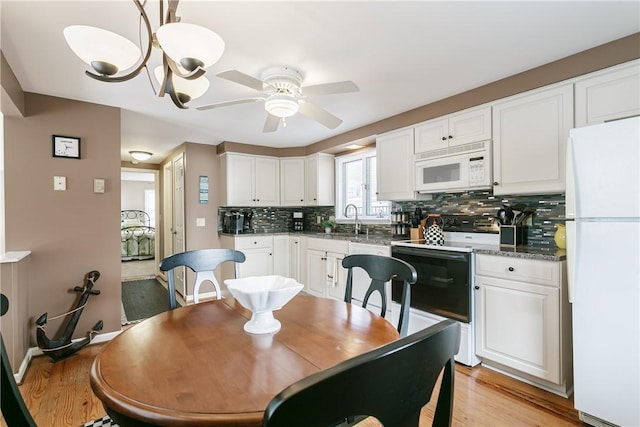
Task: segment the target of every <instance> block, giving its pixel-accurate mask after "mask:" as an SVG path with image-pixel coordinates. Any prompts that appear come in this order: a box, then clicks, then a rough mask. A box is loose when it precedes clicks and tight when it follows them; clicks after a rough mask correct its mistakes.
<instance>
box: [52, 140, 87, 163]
mask: <svg viewBox="0 0 640 427" xmlns="http://www.w3.org/2000/svg"><path fill="white" fill-rule="evenodd" d="M52 139H53V157H63V158H67V159H79V158H80V138H77V137H75V136H62V135H53V136H52Z"/></svg>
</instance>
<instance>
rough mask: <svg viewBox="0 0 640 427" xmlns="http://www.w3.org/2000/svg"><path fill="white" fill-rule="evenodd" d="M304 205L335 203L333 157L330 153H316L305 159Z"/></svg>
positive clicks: (331, 204) (329, 204) (330, 204)
mask: <svg viewBox="0 0 640 427" xmlns="http://www.w3.org/2000/svg"><path fill="white" fill-rule="evenodd" d="M304 186H305V191H304V204H305V206H333V205H334V204H335V159H334V156H333V155H332V154H324V153H316V154H312V155H310V156H307V158H306V160H305V182H304Z"/></svg>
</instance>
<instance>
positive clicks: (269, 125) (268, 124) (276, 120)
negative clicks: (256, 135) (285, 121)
mask: <svg viewBox="0 0 640 427" xmlns="http://www.w3.org/2000/svg"><path fill="white" fill-rule="evenodd" d="M280 120H281V119H280V117H277V116H274V115H273V114H269V113H267V119H266V120H265V121H264V129H262V132H275V131H277V130H278V125H279V124H280Z"/></svg>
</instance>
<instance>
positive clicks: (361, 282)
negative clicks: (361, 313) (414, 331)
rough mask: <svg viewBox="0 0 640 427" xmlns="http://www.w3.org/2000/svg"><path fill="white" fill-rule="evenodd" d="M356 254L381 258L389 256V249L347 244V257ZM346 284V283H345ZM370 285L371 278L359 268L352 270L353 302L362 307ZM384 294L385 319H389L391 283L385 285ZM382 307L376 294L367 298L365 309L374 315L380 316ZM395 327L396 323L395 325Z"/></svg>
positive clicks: (379, 246)
mask: <svg viewBox="0 0 640 427" xmlns="http://www.w3.org/2000/svg"><path fill="white" fill-rule="evenodd" d="M356 254H369V255H381V256H391V247H390V246H383V245H371V244H364V243H354V242H349V255H356ZM345 283H346V282H345ZM370 284H371V278H370V277H369V275H368V274H367V272H366V271H364V270H363V269H361V268H354V269H353V285H352V288H351V297H352V299H353V301H354V302H355V303H356V304H358V305H362V300H363V299H364V294H365V293H366V292H367V289H369V285H370ZM385 292H386V294H387V295H386V297H387V312H386V313H385V317H386V318H388V319H390V318H391V281H389V282H387V283H386V284H385ZM381 307H382V300H381V298H380V294H379V293H378V292H374V293H373V294H371V297H370V298H369V302H368V303H367V308H368V309H369V310H371V311H373V312H374V313H376V314H380V311H381ZM395 324H396V325H397V323H395Z"/></svg>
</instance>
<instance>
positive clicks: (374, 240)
mask: <svg viewBox="0 0 640 427" xmlns="http://www.w3.org/2000/svg"><path fill="white" fill-rule="evenodd" d="M219 234H220V235H221V236H232V237H243V236H269V235H271V236H278V235H289V236H305V237H313V238H317V239H330V240H346V241H349V242H357V243H365V244H371V245H387V246H389V245H391V242H392V241H394V240H406V239H407V238H406V237H402V238H393V237H391V236H387V235H379V234H369V235H366V234H358V235H357V236H356V235H355V234H354V233H324V232H319V231H287V230H256V231H254V232H253V233H243V234H232V233H223V232H220V233H219Z"/></svg>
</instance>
